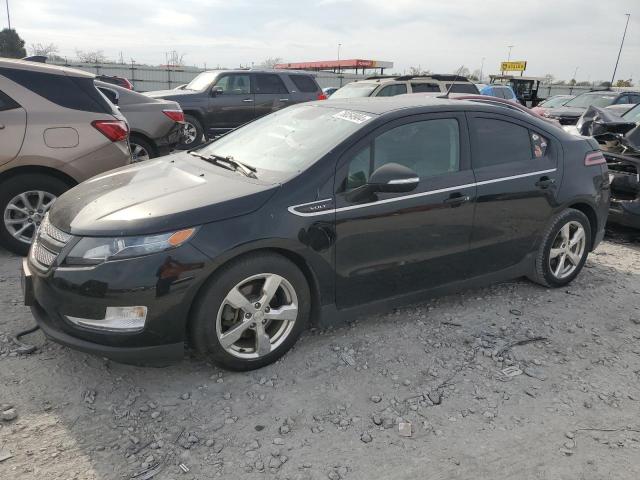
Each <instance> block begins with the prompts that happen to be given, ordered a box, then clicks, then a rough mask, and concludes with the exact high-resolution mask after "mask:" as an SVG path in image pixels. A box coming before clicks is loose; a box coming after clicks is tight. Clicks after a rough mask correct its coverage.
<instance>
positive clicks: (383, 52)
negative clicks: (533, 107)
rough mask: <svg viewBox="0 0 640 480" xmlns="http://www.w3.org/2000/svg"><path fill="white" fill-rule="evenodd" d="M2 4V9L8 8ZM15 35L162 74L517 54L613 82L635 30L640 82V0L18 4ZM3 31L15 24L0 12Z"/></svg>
mask: <svg viewBox="0 0 640 480" xmlns="http://www.w3.org/2000/svg"><path fill="white" fill-rule="evenodd" d="M3 3H4V2H1V3H0V9H3V8H4V5H2V4H3ZM9 5H10V7H11V17H12V18H11V20H12V26H13V27H14V28H16V30H17V31H18V33H19V34H20V35H21V36H22V37H23V38H24V39H25V41H26V42H27V45H30V44H31V43H38V42H40V43H50V42H53V43H55V44H56V45H57V46H58V47H59V49H60V54H61V55H62V56H66V57H69V59H71V58H73V57H74V55H75V50H76V49H81V50H103V51H104V53H105V54H107V55H108V56H109V57H110V58H113V59H117V58H118V57H119V54H120V52H122V54H123V56H124V59H125V60H126V61H130V59H131V58H133V59H134V60H135V61H136V62H140V63H150V64H162V63H164V62H165V52H166V51H168V50H177V51H178V52H180V53H184V54H185V57H184V59H185V62H186V63H187V64H190V65H197V66H200V67H203V66H204V64H205V62H206V64H207V66H208V67H214V66H216V65H221V66H228V67H237V66H238V65H240V64H243V65H247V64H249V65H250V64H251V62H255V63H256V64H257V63H260V62H261V61H262V60H264V59H265V58H268V57H281V58H283V59H284V60H285V61H290V62H295V61H312V60H329V59H335V58H336V57H337V54H338V43H341V44H342V48H341V51H340V58H343V59H345V58H364V59H375V60H388V61H392V62H394V64H395V67H394V71H397V72H402V71H403V70H405V69H408V68H409V67H411V66H418V65H420V66H421V67H422V68H423V69H429V70H431V71H433V72H438V73H448V72H452V71H454V70H456V69H457V68H458V67H459V66H460V65H465V66H467V67H468V68H469V69H470V70H472V71H473V70H475V69H479V68H480V65H481V62H482V58H483V57H485V66H484V72H485V74H487V73H494V72H496V71H497V70H498V65H499V62H500V61H502V60H506V59H507V58H506V57H507V52H508V48H507V45H514V47H513V51H512V54H511V59H512V60H527V61H528V62H529V63H528V69H527V74H529V75H540V76H542V75H545V74H547V73H551V74H552V75H554V76H555V77H556V78H559V79H570V78H571V77H572V76H573V72H574V70H575V68H576V67H578V74H577V77H578V80H591V81H593V80H608V79H610V77H611V74H612V71H613V66H614V64H615V60H616V56H617V54H618V48H619V45H620V39H621V37H622V32H623V30H624V23H625V20H626V17H625V16H624V14H625V13H631V21H630V23H629V30H628V32H627V38H626V41H625V47H624V50H623V53H622V57H621V59H620V66H619V68H618V75H616V78H629V77H632V78H633V79H634V80H635V81H636V82H637V81H638V80H640V0H598V1H595V0H529V1H520V0H516V1H512V2H505V1H504V0H500V1H494V0H482V1H480V0H278V1H276V0H108V1H104V0H100V1H97V0H55V1H52V0H9ZM2 13H3V15H2V22H3V24H2V26H5V25H6V16H5V15H4V11H3V12H2Z"/></svg>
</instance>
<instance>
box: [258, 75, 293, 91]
mask: <svg viewBox="0 0 640 480" xmlns="http://www.w3.org/2000/svg"><path fill="white" fill-rule="evenodd" d="M256 93H289V91H288V90H287V87H285V86H284V83H283V82H282V80H281V79H280V77H279V76H278V75H276V74H273V73H257V74H256Z"/></svg>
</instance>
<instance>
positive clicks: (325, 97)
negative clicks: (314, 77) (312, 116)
mask: <svg viewBox="0 0 640 480" xmlns="http://www.w3.org/2000/svg"><path fill="white" fill-rule="evenodd" d="M326 99H327V96H326V95H325V94H324V93H323V92H320V93H319V94H318V98H317V100H326Z"/></svg>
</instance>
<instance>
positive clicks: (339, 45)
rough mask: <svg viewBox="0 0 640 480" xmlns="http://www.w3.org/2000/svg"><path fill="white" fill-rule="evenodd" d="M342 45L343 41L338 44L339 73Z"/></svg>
mask: <svg viewBox="0 0 640 480" xmlns="http://www.w3.org/2000/svg"><path fill="white" fill-rule="evenodd" d="M341 46H342V44H341V43H339V44H338V73H340V47H341Z"/></svg>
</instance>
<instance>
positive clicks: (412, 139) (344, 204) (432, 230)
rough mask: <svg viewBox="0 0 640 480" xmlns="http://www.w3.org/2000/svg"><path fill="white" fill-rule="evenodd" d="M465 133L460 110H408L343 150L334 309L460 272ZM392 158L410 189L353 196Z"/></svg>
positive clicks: (471, 189) (465, 236)
mask: <svg viewBox="0 0 640 480" xmlns="http://www.w3.org/2000/svg"><path fill="white" fill-rule="evenodd" d="M467 138H468V136H467V128H466V121H465V118H464V115H463V114H458V113H441V114H440V113H439V114H427V115H413V116H410V117H405V118H403V119H401V120H396V121H393V122H391V123H388V124H386V125H384V126H382V127H380V128H378V129H376V130H375V131H374V132H372V133H371V134H369V135H368V136H367V137H366V138H364V139H363V140H361V141H360V142H358V143H357V144H356V145H354V146H353V147H352V148H351V149H350V151H348V152H347V153H346V154H345V155H343V157H342V158H341V160H340V162H339V164H338V168H337V172H336V196H335V199H336V218H335V222H336V223H335V224H336V303H337V305H338V308H346V307H350V306H354V305H358V304H361V303H369V302H373V301H376V300H381V299H384V298H388V297H393V296H397V295H402V294H406V293H410V292H415V291H419V290H424V289H426V288H429V287H433V286H436V285H441V284H446V283H449V282H452V281H455V280H460V279H461V278H465V277H466V275H467V273H468V271H469V259H468V257H467V254H468V248H469V240H470V237H471V229H472V223H473V205H474V197H475V185H474V178H473V172H472V171H471V169H470V165H469V147H468V142H467ZM391 162H393V163H399V164H401V165H404V166H407V167H409V168H411V169H412V170H413V171H414V172H415V173H416V174H417V176H419V177H420V182H419V184H418V186H417V188H416V189H415V190H413V191H411V192H407V193H379V194H375V195H373V196H367V197H366V198H356V197H355V193H354V192H356V191H357V189H358V188H359V187H361V186H362V185H364V184H365V183H366V181H367V180H368V178H369V177H370V175H371V173H372V172H373V171H374V170H375V169H377V168H379V167H380V166H382V165H384V164H386V163H391ZM360 191H361V190H360Z"/></svg>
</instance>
